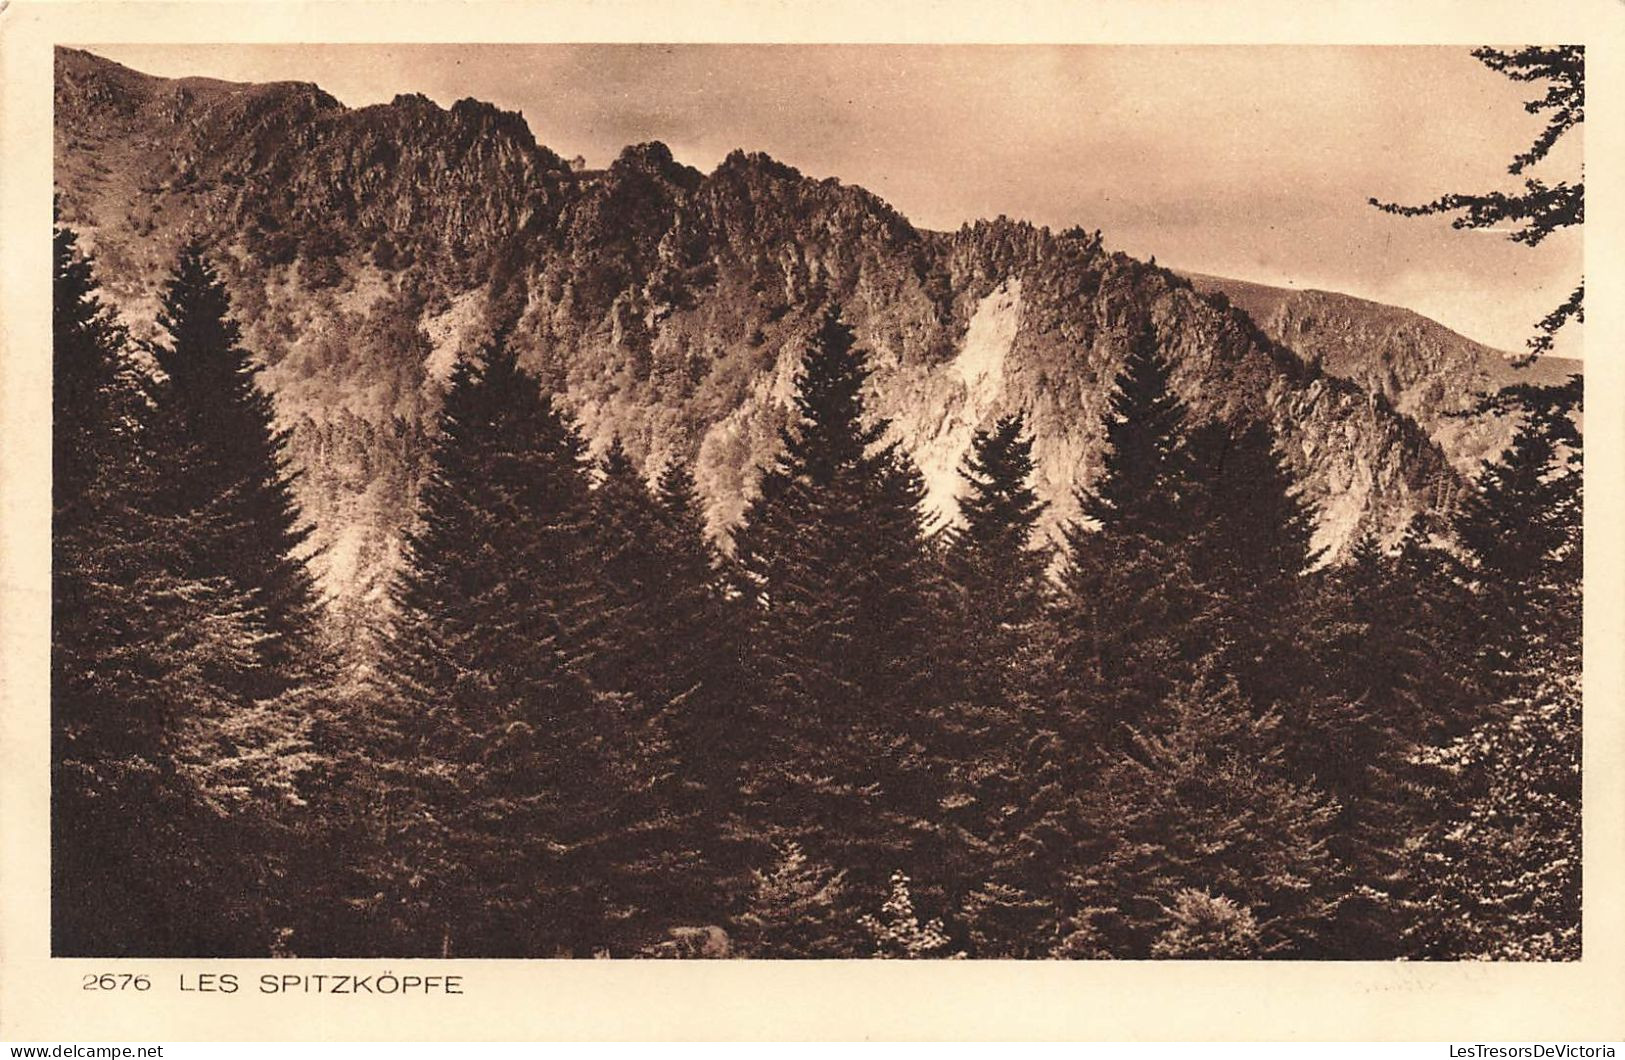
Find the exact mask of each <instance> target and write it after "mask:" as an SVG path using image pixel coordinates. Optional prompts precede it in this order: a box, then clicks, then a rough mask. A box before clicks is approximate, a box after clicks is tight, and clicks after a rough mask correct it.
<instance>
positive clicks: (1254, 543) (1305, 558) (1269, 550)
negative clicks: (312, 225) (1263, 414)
mask: <svg viewBox="0 0 1625 1060" xmlns="http://www.w3.org/2000/svg"><path fill="white" fill-rule="evenodd" d="M1190 444H1191V452H1192V457H1193V460H1194V461H1195V464H1196V475H1197V480H1198V482H1199V493H1198V495H1197V501H1196V503H1195V504H1194V505H1193V508H1194V511H1193V513H1192V514H1193V519H1194V526H1193V533H1194V540H1193V544H1194V549H1193V557H1192V573H1193V575H1194V576H1195V578H1196V580H1197V581H1198V583H1199V584H1200V586H1201V588H1202V591H1203V594H1204V595H1205V596H1206V597H1207V603H1206V609H1207V611H1208V613H1209V616H1210V622H1211V625H1212V627H1213V628H1214V629H1215V631H1217V632H1218V633H1219V636H1218V638H1217V640H1216V642H1215V643H1214V644H1213V645H1212V649H1213V650H1214V651H1216V652H1217V662H1218V665H1219V666H1220V668H1221V669H1222V670H1223V671H1224V672H1225V673H1227V674H1229V675H1230V676H1232V677H1234V678H1235V680H1236V682H1237V683H1238V685H1239V686H1240V688H1241V691H1242V694H1243V695H1245V696H1246V697H1247V698H1248V699H1250V700H1252V702H1253V703H1254V705H1255V706H1257V707H1260V708H1265V709H1268V708H1272V707H1278V708H1280V709H1281V710H1283V711H1287V712H1290V711H1292V710H1294V709H1298V705H1299V704H1300V703H1301V701H1302V693H1303V692H1304V690H1305V688H1307V687H1308V686H1309V685H1310V684H1311V683H1312V681H1313V676H1314V675H1313V670H1312V667H1310V666H1309V665H1307V664H1306V657H1305V651H1304V645H1303V644H1302V643H1301V641H1300V640H1299V639H1298V638H1297V637H1296V636H1295V634H1296V633H1297V632H1298V631H1300V630H1301V629H1302V628H1303V626H1304V624H1305V615H1304V611H1305V609H1306V607H1307V606H1308V599H1307V596H1306V593H1305V588H1306V582H1305V581H1304V578H1303V575H1304V574H1305V573H1306V572H1307V571H1308V569H1309V568H1310V567H1311V566H1313V565H1314V564H1316V563H1317V562H1319V560H1320V559H1321V557H1322V556H1323V555H1324V550H1320V549H1315V548H1313V547H1312V545H1311V540H1312V538H1313V536H1314V529H1315V515H1314V510H1313V508H1312V507H1311V506H1310V505H1309V504H1308V503H1306V502H1305V501H1304V499H1303V497H1302V494H1301V491H1300V488H1299V485H1298V483H1297V482H1296V481H1295V480H1294V479H1293V477H1292V474H1291V472H1289V471H1288V470H1287V468H1286V466H1285V464H1284V462H1283V461H1282V458H1281V454H1280V452H1279V451H1278V449H1277V446H1276V438H1275V432H1274V431H1273V430H1272V429H1271V428H1270V427H1269V425H1268V424H1265V423H1262V422H1253V423H1248V424H1244V425H1239V426H1231V425H1229V424H1225V423H1223V422H1222V421H1212V422H1209V423H1206V424H1203V425H1202V426H1201V427H1199V428H1197V429H1196V430H1195V431H1193V432H1192V434H1191V442H1190Z"/></svg>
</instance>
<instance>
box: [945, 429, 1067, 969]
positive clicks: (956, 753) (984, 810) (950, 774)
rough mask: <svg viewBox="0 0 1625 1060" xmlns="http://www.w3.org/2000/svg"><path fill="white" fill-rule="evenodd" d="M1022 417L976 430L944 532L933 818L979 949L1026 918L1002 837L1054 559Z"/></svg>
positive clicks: (997, 947)
mask: <svg viewBox="0 0 1625 1060" xmlns="http://www.w3.org/2000/svg"><path fill="white" fill-rule="evenodd" d="M1024 424H1025V420H1024V417H1023V416H1022V415H1020V414H1019V413H1018V414H1016V415H1012V416H1007V417H1004V418H1002V419H1000V420H999V421H998V422H997V423H995V424H994V425H993V427H992V429H991V430H983V431H978V432H976V434H975V436H974V437H973V438H972V441H971V450H970V452H969V453H968V454H967V455H966V458H965V461H964V464H963V465H962V467H961V469H960V475H961V477H962V478H964V480H965V483H966V487H967V491H966V493H965V495H964V496H963V497H962V498H961V499H960V504H959V507H960V514H961V516H962V518H963V520H964V525H963V526H959V527H954V528H952V529H951V530H950V531H949V532H948V534H947V535H946V536H947V538H948V540H947V542H946V545H945V548H944V555H943V562H944V569H945V572H946V577H945V578H944V579H943V582H944V591H943V596H944V597H945V602H944V605H943V606H942V607H941V615H942V621H941V623H940V626H941V628H940V632H939V634H938V635H939V636H940V637H941V638H942V640H943V645H942V648H941V649H940V650H939V652H938V657H939V658H940V659H941V660H942V666H941V668H940V671H939V672H940V673H941V676H942V684H943V685H944V695H945V697H951V699H949V701H948V702H946V703H945V706H944V708H943V712H944V714H943V722H942V724H941V726H940V728H939V734H938V736H937V738H936V740H935V741H934V744H935V755H934V757H936V758H937V759H938V764H937V765H936V766H935V767H934V768H935V770H936V771H937V773H938V774H939V775H940V776H942V777H944V778H946V780H947V784H946V786H947V788H948V789H949V794H948V796H947V798H946V799H944V800H943V801H942V803H941V809H940V820H941V822H942V824H943V826H944V828H945V829H947V830H948V834H949V836H950V837H951V840H952V841H951V842H950V843H949V847H948V849H949V859H950V860H949V861H948V863H946V864H944V865H942V866H941V867H940V868H939V869H938V870H937V878H938V879H939V880H941V881H942V883H943V884H944V885H946V886H947V887H948V888H949V890H950V891H951V894H950V896H949V897H950V901H954V902H956V903H957V904H958V906H959V912H960V922H961V923H962V924H963V926H964V930H965V931H966V936H965V938H964V939H963V941H964V942H965V943H966V944H968V945H971V946H973V947H975V948H976V950H977V952H978V953H980V954H982V955H995V954H1001V953H1010V952H1011V951H1010V950H1009V949H1008V947H1011V946H1021V945H1023V944H1025V943H1026V942H1027V941H1028V940H1026V939H1025V938H1023V937H1019V936H1015V935H1014V933H1013V932H1012V931H1011V930H1009V927H1010V925H1008V924H1007V923H1006V921H1020V920H1022V919H1023V918H1025V917H1026V916H1028V914H1029V911H1030V904H1031V903H1032V902H1034V901H1035V899H1034V898H1033V897H1032V896H1031V895H1029V894H1027V892H1025V891H1024V890H1022V888H1021V886H1020V884H1019V882H1018V881H1021V880H1023V878H1024V877H1023V873H1022V871H1021V869H1020V868H1019V867H1017V866H1016V865H1015V864H1012V862H1013V861H1019V860H1020V855H1017V856H1015V857H1012V856H1011V855H1012V854H1015V851H1014V850H1012V849H1011V843H1012V841H1013V840H1014V837H1013V836H1012V835H1010V834H1008V833H1009V829H1010V827H1011V824H1012V822H1013V820H1014V818H1015V814H1014V813H1013V809H1014V807H1016V806H1017V805H1018V804H1020V803H1021V802H1022V801H1024V799H1025V797H1026V794H1027V793H1026V792H1025V788H1026V786H1027V783H1028V781H1029V779H1030V777H1029V776H1028V775H1027V773H1026V771H1025V769H1024V765H1025V754H1024V749H1025V748H1026V745H1027V744H1028V742H1029V741H1030V739H1031V737H1032V731H1031V728H1030V727H1029V725H1028V724H1027V722H1028V721H1029V720H1030V719H1029V718H1028V717H1027V714H1028V713H1030V712H1027V711H1024V707H1028V706H1030V705H1031V701H1032V698H1033V696H1032V691H1033V690H1032V688H1031V684H1032V676H1033V674H1032V670H1033V668H1034V667H1035V665H1037V660H1038V659H1039V658H1041V657H1042V654H1043V652H1042V647H1043V644H1044V642H1045V641H1044V637H1043V632H1044V630H1043V628H1042V623H1043V618H1044V607H1045V603H1046V592H1047V571H1046V568H1047V566H1048V563H1049V559H1050V556H1049V554H1048V552H1047V550H1042V549H1036V548H1033V547H1032V546H1033V544H1034V540H1033V538H1034V534H1035V533H1036V531H1037V523H1038V520H1039V518H1040V517H1041V515H1042V514H1043V510H1044V508H1045V505H1044V503H1043V502H1042V501H1040V500H1039V499H1038V496H1037V494H1036V492H1035V491H1034V489H1033V486H1032V481H1031V480H1032V474H1033V460H1032V440H1031V438H1029V437H1026V436H1025V432H1024Z"/></svg>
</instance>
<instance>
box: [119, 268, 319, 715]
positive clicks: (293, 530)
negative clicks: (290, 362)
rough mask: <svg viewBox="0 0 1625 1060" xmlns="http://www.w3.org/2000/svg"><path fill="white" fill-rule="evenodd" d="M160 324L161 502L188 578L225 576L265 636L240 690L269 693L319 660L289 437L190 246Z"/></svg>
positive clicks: (157, 429) (220, 288) (227, 309)
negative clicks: (180, 528) (181, 530)
mask: <svg viewBox="0 0 1625 1060" xmlns="http://www.w3.org/2000/svg"><path fill="white" fill-rule="evenodd" d="M158 323H159V326H160V327H161V328H162V329H163V330H164V331H165V332H166V333H167V336H168V339H167V341H166V342H159V343H154V344H152V345H151V346H150V352H151V354H152V356H153V358H154V359H155V360H156V362H157V364H158V367H159V368H160V369H162V371H163V374H164V378H163V380H162V382H161V383H160V384H159V385H158V386H157V387H156V388H155V391H154V395H153V402H154V406H155V411H154V434H155V436H156V437H155V440H154V448H155V452H156V455H157V457H158V459H159V460H160V461H161V464H160V467H159V474H160V476H161V477H162V479H163V481H164V483H165V487H166V488H165V491H164V495H163V497H162V501H161V503H162V504H163V505H164V509H165V512H166V514H168V515H170V516H172V517H173V518H175V519H177V520H180V521H181V522H182V523H183V524H185V525H186V527H187V531H186V534H185V541H184V546H183V547H184V548H185V551H186V556H187V565H188V568H189V569H188V573H189V574H190V575H192V576H194V577H198V578H205V579H206V578H224V579H225V580H226V581H227V583H229V585H230V586H231V587H232V589H233V590H235V591H237V592H239V593H242V594H244V595H245V596H246V597H247V598H248V600H249V601H250V602H251V604H252V605H253V607H254V608H255V609H256V610H257V612H258V614H259V617H260V623H261V625H262V627H263V629H264V634H265V635H264V637H263V638H262V640H261V641H260V643H259V646H258V649H257V653H256V654H257V660H258V663H259V665H258V666H256V667H255V668H254V670H253V672H252V673H250V674H246V675H244V681H245V684H244V690H245V691H246V692H249V693H251V694H252V695H254V696H255V697H258V698H263V697H267V696H270V695H274V694H276V693H278V692H281V691H284V690H286V689H289V688H292V687H294V686H296V685H297V684H299V683H300V682H301V681H303V680H308V679H309V678H310V677H311V676H312V675H313V674H314V673H315V672H316V671H317V670H318V669H319V665H320V658H319V646H318V644H317V639H316V638H317V622H318V618H319V613H318V600H317V596H316V591H315V586H314V582H313V580H312V578H311V575H310V572H309V570H308V569H307V568H306V566H305V563H304V560H303V552H304V546H305V543H306V539H307V538H308V536H309V533H310V530H309V528H308V527H305V526H302V525H301V522H300V516H299V510H298V507H297V505H296V503H295V499H294V493H293V475H292V473H291V472H290V471H289V468H288V462H287V457H286V455H285V450H286V447H287V442H288V434H287V432H285V431H279V430H278V429H277V427H276V424H275V413H274V410H273V408H272V405H271V399H270V397H269V395H267V394H266V393H265V392H264V391H263V390H262V389H261V388H260V386H259V384H258V383H257V382H256V376H257V375H258V372H259V367H258V365H257V364H256V363H255V361H254V358H253V355H252V354H250V353H249V351H248V350H247V349H245V348H244V347H243V345H242V331H241V329H240V328H239V326H238V325H237V322H236V321H235V320H233V319H232V317H231V302H230V296H229V295H228V293H227V291H226V286H225V283H224V281H223V280H222V279H221V278H220V274H219V272H218V271H217V270H216V269H215V267H214V266H213V265H212V264H210V263H209V261H208V259H207V258H206V257H205V255H204V250H203V247H202V245H201V244H200V243H196V242H194V243H191V244H188V245H187V247H185V248H184V249H183V250H182V252H181V255H180V259H179V261H178V263H177V264H176V267H175V270H174V272H173V273H172V274H171V276H170V279H169V282H168V283H167V284H166V286H165V288H164V293H163V297H162V301H161V307H160V312H159V316H158Z"/></svg>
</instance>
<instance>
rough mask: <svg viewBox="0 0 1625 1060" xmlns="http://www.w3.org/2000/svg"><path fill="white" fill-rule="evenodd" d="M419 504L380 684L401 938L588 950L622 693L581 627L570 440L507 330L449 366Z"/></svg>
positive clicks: (584, 594) (601, 919) (586, 605)
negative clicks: (480, 355) (510, 346)
mask: <svg viewBox="0 0 1625 1060" xmlns="http://www.w3.org/2000/svg"><path fill="white" fill-rule="evenodd" d="M419 506H420V525H419V527H418V528H417V529H415V530H414V531H413V532H412V533H411V534H410V535H409V538H408V541H407V555H408V564H407V568H406V570H405V571H404V572H403V574H402V575H401V577H400V580H399V583H398V585H397V588H396V594H395V595H396V611H397V615H398V618H397V620H396V623H395V626H394V629H393V631H392V633H391V635H390V638H389V641H388V644H387V647H386V653H385V658H384V661H383V663H382V665H381V667H380V689H379V693H380V696H381V698H382V699H383V702H384V709H385V710H386V711H387V714H388V716H389V717H390V718H391V719H393V723H394V726H395V728H396V731H397V733H398V742H397V745H396V747H395V753H394V754H393V755H392V756H391V759H390V761H388V762H387V763H385V764H384V767H383V768H384V773H385V781H386V785H387V786H388V788H389V789H390V790H391V792H392V795H391V799H392V801H393V805H392V807H391V809H392V813H391V819H392V820H393V822H394V828H395V834H394V835H392V836H391V838H390V846H391V848H392V849H393V850H395V851H397V852H398V853H397V856H398V858H399V861H400V867H401V870H402V871H403V872H404V873H406V874H407V876H406V879H405V880H404V882H405V884H406V889H405V891H404V892H403V893H402V894H401V895H400V896H399V897H398V899H397V902H398V909H397V913H396V915H397V916H398V917H399V919H400V920H401V921H403V922H404V923H405V924H408V925H412V924H416V925H419V928H418V930H419V932H420V933H419V934H418V935H417V936H416V937H409V938H408V940H407V942H406V945H407V946H408V948H409V949H410V950H411V951H413V952H417V953H442V954H446V955H450V954H456V955H460V956H474V955H479V956H504V955H505V956H544V955H546V956H550V955H553V954H554V953H560V952H562V953H576V954H582V955H585V954H587V953H590V952H591V951H592V950H593V949H594V948H595V947H599V946H604V945H607V944H608V942H609V939H610V936H611V935H612V934H613V932H614V925H613V924H611V923H610V922H609V921H610V919H611V918H612V916H613V913H612V912H611V908H612V906H613V903H614V899H615V897H616V896H615V895H614V889H613V888H611V887H610V886H609V884H608V882H607V881H606V875H607V873H608V867H607V861H608V858H609V857H610V855H609V852H608V851H607V849H606V846H607V845H608V842H609V839H608V836H609V833H610V832H611V831H612V829H611V828H610V824H609V821H610V819H611V818H612V817H613V815H614V813H615V812H616V811H617V810H618V808H619V806H620V802H621V792H622V791H623V790H624V787H623V785H622V784H621V778H620V777H618V776H617V775H616V772H617V768H616V767H617V764H618V763H617V762H616V760H615V756H614V755H613V754H612V752H611V750H610V749H609V748H608V747H606V743H607V734H609V733H612V732H615V731H617V726H620V725H622V723H623V720H625V719H623V717H622V715H623V713H624V710H623V708H624V703H623V701H622V700H620V699H619V698H617V697H614V696H608V695H603V694H599V693H598V692H596V691H595V690H594V689H593V688H592V687H591V686H590V684H589V683H588V681H587V679H586V677H585V674H586V673H587V672H588V671H589V670H590V669H591V668H592V666H593V662H594V660H593V648H594V647H595V645H593V644H591V643H582V642H581V641H579V640H578V639H577V638H576V634H577V632H578V631H580V630H581V629H582V628H584V627H585V626H586V625H587V622H586V616H587V615H589V614H590V613H591V612H592V610H593V609H594V607H595V604H596V599H595V597H596V587H595V585H594V584H593V581H594V580H593V572H592V568H591V553H590V549H589V540H588V537H587V533H588V531H587V520H588V518H589V500H588V494H587V477H586V473H585V464H584V447H583V445H582V442H581V440H580V438H579V437H578V436H577V434H576V433H575V430H574V428H573V426H572V425H571V424H570V422H569V421H568V420H567V419H566V418H565V417H564V416H563V415H562V414H561V413H560V412H559V411H558V410H557V409H556V408H555V407H554V405H553V403H552V402H551V400H550V399H549V398H547V397H546V396H544V395H543V394H542V393H541V391H540V390H539V389H538V387H537V384H536V382H535V381H534V380H533V379H531V378H530V377H528V376H526V375H525V374H524V373H523V372H521V371H520V369H519V368H518V366H517V364H516V363H515V360H514V357H513V355H512V353H511V352H510V351H508V350H507V349H506V347H505V346H502V345H493V346H491V347H488V348H487V349H486V351H485V355H484V363H482V364H474V363H471V362H469V361H463V362H460V363H459V364H458V365H457V367H456V369H455V370H454V372H453V374H452V379H451V386H450V389H449V391H448V392H447V394H446V398H445V404H444V408H443V411H442V415H441V424H440V435H439V438H438V440H437V442H436V445H435V449H434V452H433V465H432V470H431V472H430V475H429V478H428V481H427V484H426V485H425V487H424V490H423V494H422V496H421V498H420V500H419ZM627 728H631V726H630V725H628V726H627ZM622 731H625V730H622ZM639 735H643V734H642V733H632V732H628V737H629V738H635V737H636V736H639Z"/></svg>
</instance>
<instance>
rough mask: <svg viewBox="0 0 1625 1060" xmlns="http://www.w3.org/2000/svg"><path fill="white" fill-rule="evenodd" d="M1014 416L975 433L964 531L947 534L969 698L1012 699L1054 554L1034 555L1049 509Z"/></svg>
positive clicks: (964, 471) (1019, 419)
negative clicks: (1019, 660) (1035, 484)
mask: <svg viewBox="0 0 1625 1060" xmlns="http://www.w3.org/2000/svg"><path fill="white" fill-rule="evenodd" d="M1025 422H1026V421H1025V418H1024V417H1023V416H1022V415H1021V414H1019V413H1017V414H1015V415H1011V416H1006V417H1004V418H1002V419H1000V420H999V421H998V422H997V423H996V424H994V426H993V429H992V430H991V431H977V432H976V434H975V436H974V437H973V438H972V439H971V451H970V453H969V454H968V455H967V457H966V459H965V462H964V466H963V467H961V469H960V472H959V474H960V477H962V478H963V479H964V480H965V482H966V485H967V486H968V492H967V493H966V495H965V496H964V497H962V498H961V499H960V502H959V512H960V516H961V518H962V519H963V520H964V525H963V526H962V527H955V528H954V529H953V530H952V531H950V537H949V542H948V546H947V556H946V559H947V570H948V578H949V581H950V582H951V584H952V586H953V589H954V615H955V618H956V619H957V621H956V623H955V628H954V630H953V633H952V636H953V638H954V642H955V652H956V655H957V657H958V659H959V660H960V663H961V665H962V666H963V667H964V669H965V670H966V673H965V677H964V679H963V681H962V687H963V689H964V692H963V694H965V695H966V696H968V697H970V698H973V699H979V700H983V701H1000V700H1008V698H1009V692H1010V684H1011V681H1012V680H1013V679H1014V677H1015V675H1014V674H1013V673H1012V672H1011V669H1010V667H1011V665H1012V663H1013V662H1014V661H1015V660H1016V659H1017V658H1018V656H1019V649H1020V646H1021V645H1022V644H1023V643H1024V642H1026V641H1029V640H1030V639H1031V637H1032V633H1033V626H1034V624H1035V623H1037V622H1038V621H1039V619H1040V618H1041V617H1042V614H1043V608H1044V599H1045V574H1046V570H1045V568H1046V567H1047V566H1048V563H1049V555H1048V554H1047V553H1046V552H1045V551H1043V550H1039V549H1035V548H1033V547H1032V546H1033V544H1034V540H1033V537H1034V534H1035V532H1036V531H1037V526H1038V520H1039V518H1040V517H1041V516H1042V515H1043V512H1044V509H1045V508H1046V507H1047V505H1046V504H1045V503H1044V502H1043V501H1041V500H1039V499H1038V494H1037V492H1036V491H1035V490H1034V489H1033V485H1032V476H1033V459H1032V439H1031V438H1030V437H1026V436H1024V430H1025Z"/></svg>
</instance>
